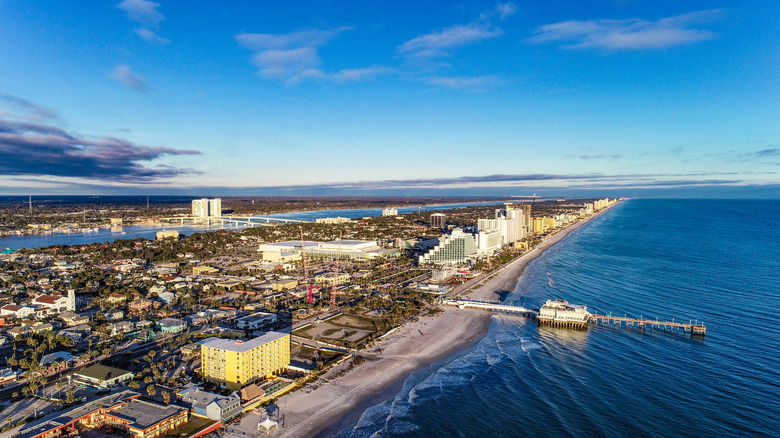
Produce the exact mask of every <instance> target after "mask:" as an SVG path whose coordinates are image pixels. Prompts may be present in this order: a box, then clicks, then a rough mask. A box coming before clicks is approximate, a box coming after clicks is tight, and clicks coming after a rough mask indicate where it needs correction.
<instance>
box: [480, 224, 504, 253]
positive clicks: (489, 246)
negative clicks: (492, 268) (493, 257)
mask: <svg viewBox="0 0 780 438" xmlns="http://www.w3.org/2000/svg"><path fill="white" fill-rule="evenodd" d="M502 242H503V237H502V236H501V232H500V231H498V230H495V231H482V230H480V231H479V232H478V233H477V253H478V254H480V255H481V254H487V255H489V254H493V253H494V252H496V251H499V250H500V249H501V246H502V245H501V244H502Z"/></svg>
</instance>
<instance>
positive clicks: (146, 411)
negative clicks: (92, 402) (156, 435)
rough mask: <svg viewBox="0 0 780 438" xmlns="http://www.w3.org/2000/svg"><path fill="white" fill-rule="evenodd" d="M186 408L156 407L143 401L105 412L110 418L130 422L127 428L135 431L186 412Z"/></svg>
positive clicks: (135, 401) (134, 401) (129, 403)
mask: <svg viewBox="0 0 780 438" xmlns="http://www.w3.org/2000/svg"><path fill="white" fill-rule="evenodd" d="M186 411H187V408H183V407H181V406H176V405H167V406H164V405H158V404H157V403H151V402H148V401H143V400H136V399H133V400H130V401H129V402H128V403H127V404H126V405H125V406H122V407H120V408H118V409H116V410H114V411H111V412H107V413H106V414H107V415H110V416H112V417H117V418H122V419H125V420H128V421H130V424H128V426H130V427H134V428H136V429H148V428H150V427H152V426H154V425H155V424H157V423H160V422H162V421H165V420H167V419H168V418H170V417H173V416H174V415H177V414H180V413H182V412H186Z"/></svg>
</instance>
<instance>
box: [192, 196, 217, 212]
mask: <svg viewBox="0 0 780 438" xmlns="http://www.w3.org/2000/svg"><path fill="white" fill-rule="evenodd" d="M192 216H193V217H210V216H211V217H220V216H222V199H221V198H214V199H207V198H201V199H193V200H192Z"/></svg>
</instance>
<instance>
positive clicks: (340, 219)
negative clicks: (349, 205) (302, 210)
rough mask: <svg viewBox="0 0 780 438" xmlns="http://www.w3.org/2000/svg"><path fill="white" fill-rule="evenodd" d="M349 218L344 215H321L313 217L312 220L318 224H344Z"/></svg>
mask: <svg viewBox="0 0 780 438" xmlns="http://www.w3.org/2000/svg"><path fill="white" fill-rule="evenodd" d="M350 220H351V219H349V218H345V217H341V216H338V217H323V218H320V219H315V220H314V222H315V223H318V224H346V223H347V222H349V221H350Z"/></svg>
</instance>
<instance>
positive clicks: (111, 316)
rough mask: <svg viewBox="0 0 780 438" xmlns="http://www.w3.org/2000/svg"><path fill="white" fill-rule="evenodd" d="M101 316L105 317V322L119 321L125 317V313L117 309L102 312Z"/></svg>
mask: <svg viewBox="0 0 780 438" xmlns="http://www.w3.org/2000/svg"><path fill="white" fill-rule="evenodd" d="M103 316H105V317H106V321H119V320H121V319H122V318H124V317H125V312H123V311H121V310H118V309H111V310H106V311H105V312H103Z"/></svg>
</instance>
